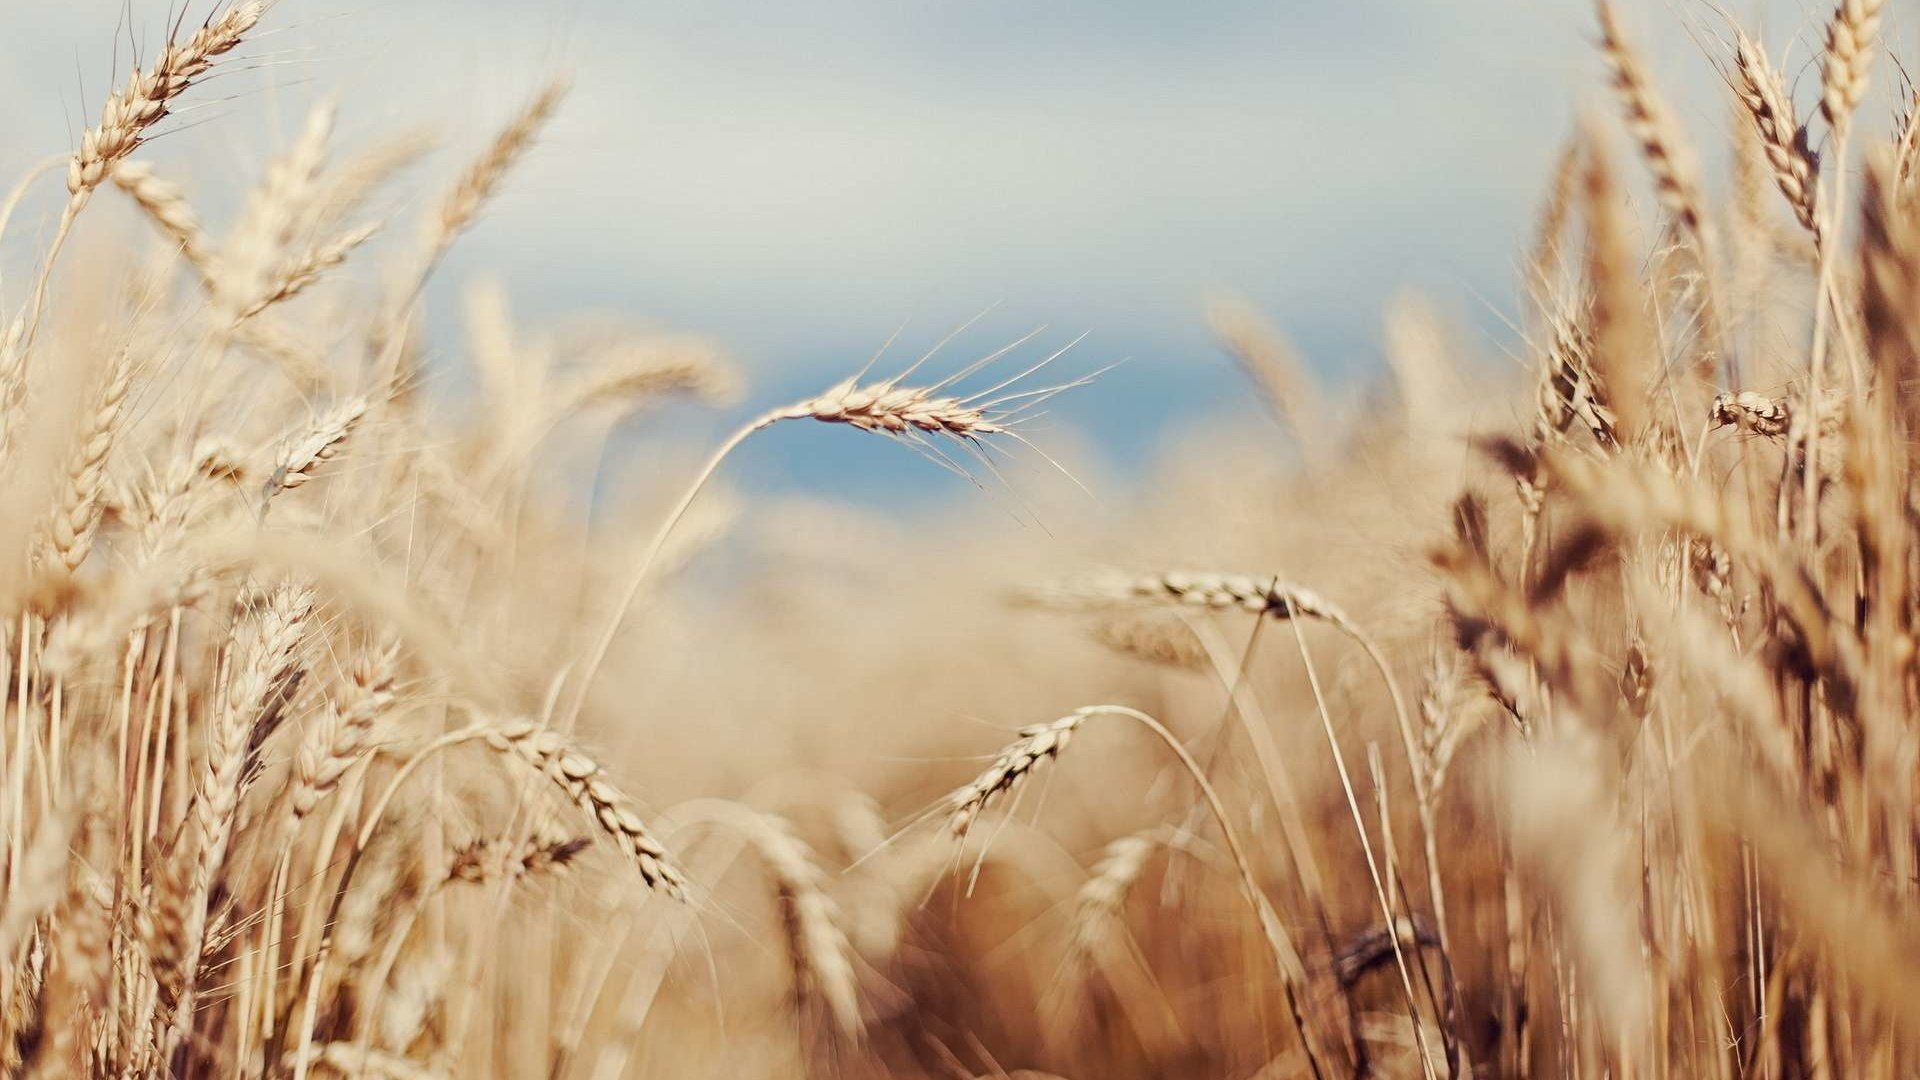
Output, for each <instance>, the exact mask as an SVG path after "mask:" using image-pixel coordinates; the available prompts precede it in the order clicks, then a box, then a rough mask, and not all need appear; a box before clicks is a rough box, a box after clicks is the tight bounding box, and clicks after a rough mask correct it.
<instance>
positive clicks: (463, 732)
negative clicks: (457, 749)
mask: <svg viewBox="0 0 1920 1080" xmlns="http://www.w3.org/2000/svg"><path fill="white" fill-rule="evenodd" d="M488 730H490V729H489V728H488V727H487V726H486V725H484V724H473V725H470V726H468V727H463V728H460V729H459V730H457V731H449V732H447V733H446V734H445V735H442V736H440V737H439V738H437V739H435V740H433V741H432V742H430V743H428V744H427V745H425V746H423V747H421V748H420V749H419V750H416V751H415V752H414V754H413V756H412V757H410V758H408V759H407V760H406V763H405V764H403V765H401V766H400V768H399V769H397V770H395V772H394V774H393V778H392V779H391V780H388V781H387V786H386V787H385V788H384V789H383V790H382V791H381V792H380V797H379V798H378V799H375V800H374V801H373V803H372V804H371V806H370V807H369V808H368V811H367V823H366V824H365V825H362V826H361V827H360V832H359V834H358V835H357V836H355V837H354V840H353V852H354V856H355V857H358V855H359V853H360V852H362V851H365V850H366V847H367V845H368V844H369V843H371V842H372V841H373V832H374V830H375V829H377V828H378V827H379V825H380V819H381V818H382V817H384V816H385V815H386V812H387V804H388V803H391V802H392V801H393V796H394V794H395V793H396V792H398V791H399V790H400V785H402V784H404V783H406V782H407V778H408V777H410V776H412V775H413V773H414V770H416V769H418V768H419V767H420V766H421V765H422V764H423V763H425V762H426V760H427V759H428V758H430V757H432V756H433V755H434V754H435V753H438V752H439V751H441V750H445V749H447V748H448V747H450V746H458V745H460V744H461V743H467V742H473V741H474V740H475V739H483V738H486V735H487V732H488ZM348 866H349V872H350V871H351V866H352V864H351V863H349V864H348Z"/></svg>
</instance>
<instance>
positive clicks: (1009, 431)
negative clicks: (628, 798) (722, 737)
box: [557, 326, 1101, 730]
mask: <svg viewBox="0 0 1920 1080" xmlns="http://www.w3.org/2000/svg"><path fill="white" fill-rule="evenodd" d="M961 329H965V327H964V326H963V327H961ZM954 333H955V334H957V333H959V330H955V331H954ZM1035 333H1038V331H1035ZM952 336H953V335H952V334H949V335H948V340H951V338H952ZM1033 336H1034V335H1033V334H1028V335H1026V336H1025V337H1022V338H1020V339H1018V340H1016V341H1014V342H1013V343H1012V344H1010V345H1006V346H1004V347H1002V348H1000V349H997V350H995V351H994V352H992V353H989V354H988V355H987V356H986V357H984V358H982V359H980V360H976V361H974V362H973V363H971V364H969V365H967V366H966V367H965V368H963V369H961V370H960V371H958V372H956V373H955V374H953V375H949V376H948V377H947V378H945V379H942V380H941V381H939V382H937V383H934V384H932V385H930V386H905V385H902V380H904V379H906V378H908V377H909V376H911V375H912V374H913V372H914V371H915V370H916V369H917V368H919V366H920V365H921V364H923V363H925V362H926V361H927V360H928V359H929V358H930V357H932V356H933V354H934V352H937V351H939V349H940V347H941V345H944V344H945V343H946V342H945V341H942V342H941V343H940V344H939V345H935V346H934V348H933V350H932V351H929V352H928V353H927V354H926V355H924V356H922V357H921V358H920V359H919V360H918V361H916V362H915V363H914V364H913V365H911V366H910V367H908V368H907V370H905V371H903V372H901V373H900V374H898V375H895V376H892V377H891V378H887V379H881V380H878V381H876V382H867V383H863V382H861V381H860V380H861V378H862V377H863V376H864V375H865V374H866V372H865V371H864V370H863V371H861V372H860V373H859V374H856V375H854V376H853V377H852V378H849V379H845V380H842V381H841V382H839V383H838V384H836V385H835V386H833V387H832V388H830V389H828V390H827V391H826V392H825V393H823V394H821V395H819V396H818V397H813V398H809V399H807V400H805V401H800V402H796V403H794V404H792V405H786V406H783V407H781V408H777V409H771V410H769V411H767V412H765V413H762V414H761V415H759V416H757V417H755V418H754V419H752V420H749V421H748V422H747V423H745V424H743V425H742V426H741V427H740V428H739V430H737V431H735V432H734V433H733V434H732V435H729V436H728V437H727V438H726V440H725V441H724V442H722V443H721V444H720V446H719V447H718V448H717V449H715V450H714V452H713V455H712V456H711V457H709V458H708V459H707V461H706V464H704V465H702V466H701V468H700V471H699V472H698V473H696V474H695V475H694V478H693V482H692V483H691V484H689V485H688V486H687V489H686V490H685V491H684V492H682V493H681V495H680V499H679V501H677V502H675V503H674V505H673V508H672V509H671V510H669V511H668V512H667V516H666V518H665V519H664V520H663V521H661V523H660V527H659V529H657V530H656V531H655V532H654V534H653V539H652V540H650V541H649V542H648V544H647V547H646V550H645V552H644V553H643V554H642V555H641V556H640V561H639V563H638V564H636V565H635V567H634V570H633V573H632V575H631V576H629V577H628V578H627V581H626V584H625V586H624V587H623V588H622V589H621V590H620V592H619V594H618V598H617V599H616V601H615V603H614V605H613V608H612V610H611V611H610V612H608V614H607V618H606V623H605V625H604V626H603V627H602V628H601V630H600V633H599V636H598V637H596V638H595V640H594V643H593V648H592V650H591V651H590V652H589V653H588V654H587V660H586V663H585V664H583V665H582V666H581V669H580V674H579V677H578V678H577V679H576V680H575V687H574V693H573V698H572V702H571V704H570V705H569V706H568V708H567V709H566V711H565V713H564V714H562V715H561V716H560V718H559V720H558V722H557V726H558V727H559V728H560V729H561V730H571V729H572V727H573V725H574V722H575V721H576V720H578V719H579V715H580V710H581V709H582V708H583V707H584V706H585V704H586V700H587V694H588V692H589V691H591V690H592V689H593V680H594V676H595V675H596V674H598V672H599V670H600V665H601V664H603V663H605V661H606V658H607V650H608V649H610V648H612V647H613V639H614V637H615V636H616V635H618V634H619V632H620V627H621V625H622V624H624V623H625V622H626V618H627V612H628V611H629V610H630V609H631V608H632V607H633V602H634V600H635V599H637V598H638V597H639V595H640V589H641V588H642V587H643V586H644V585H645V584H646V580H647V573H648V571H649V570H651V569H652V568H653V564H654V562H655V560H657V559H658V558H659V557H660V552H661V550H662V549H663V548H665V547H666V544H667V538H668V537H669V536H670V535H671V534H672V532H673V529H674V526H676V525H678V524H679V523H680V519H681V518H683V517H685V516H686V514H687V511H688V509H690V508H691V507H692V506H693V502H694V500H695V499H697V498H698V497H699V496H700V492H701V490H702V489H704V488H705V487H706V485H707V482H708V481H709V480H711V479H712V478H713V476H714V473H715V472H717V471H718V470H719V468H720V463H721V462H723V461H725V460H726V459H727V455H729V454H731V453H733V451H734V450H735V449H736V448H738V447H739V446H740V444H741V443H744V442H746V441H747V439H748V438H750V437H752V436H753V435H754V434H755V433H756V432H760V431H764V430H766V429H767V428H770V427H772V426H773V425H775V424H777V423H779V422H781V421H782V420H817V421H820V422H822V423H828V424H846V425H848V426H850V427H854V428H858V429H859V430H861V431H866V432H871V433H873V434H876V435H885V436H887V437H889V438H893V439H897V440H899V441H901V442H905V443H909V444H912V445H913V446H915V447H916V448H918V449H919V450H921V451H922V452H923V453H926V454H927V455H929V456H930V457H932V458H933V459H934V460H935V461H937V462H939V463H941V464H944V465H946V466H947V467H948V468H951V469H953V470H955V471H957V472H961V473H962V474H965V470H964V469H962V468H961V467H960V466H959V465H957V464H955V463H954V462H953V460H952V459H951V458H949V457H948V456H947V455H946V454H944V453H943V452H942V451H941V450H940V448H939V446H938V445H936V440H946V441H947V443H948V444H949V445H950V446H953V447H955V448H958V449H963V450H965V451H966V452H968V453H971V454H974V455H975V456H977V457H979V458H980V460H981V461H982V462H983V463H986V464H987V465H988V467H989V468H991V467H992V466H991V463H990V462H987V461H986V457H985V452H984V450H983V449H982V447H983V446H984V445H985V443H986V441H987V440H989V439H1003V438H1004V439H1013V440H1016V441H1019V442H1023V443H1024V442H1025V441H1026V440H1024V439H1022V438H1021V437H1020V435H1019V434H1018V433H1017V432H1015V431H1014V430H1013V425H1014V423H1015V422H1016V421H1017V420H1018V419H1019V418H1020V416H1021V415H1022V414H1024V413H1026V412H1027V411H1028V410H1030V409H1032V408H1034V407H1035V406H1037V405H1039V404H1041V403H1042V402H1044V401H1046V400H1048V399H1049V398H1052V397H1053V396H1054V395H1056V394H1059V393H1062V392H1064V391H1067V390H1070V389H1073V388H1075V387H1078V386H1084V385H1086V384H1087V383H1089V382H1091V381H1092V380H1093V379H1095V378H1097V377H1099V375H1100V374H1101V373H1100V372H1098V371H1096V372H1093V373H1092V374H1089V375H1083V376H1081V377H1079V378H1077V379H1073V380H1071V381H1069V382H1065V383H1061V384H1058V385H1053V386H1045V387H1040V388H1037V389H1032V390H1012V389H1011V388H1012V387H1013V386H1014V385H1015V384H1016V383H1018V382H1020V381H1021V380H1022V379H1025V378H1026V377H1027V376H1029V375H1032V374H1033V373H1034V372H1037V371H1039V370H1040V369H1041V368H1043V367H1046V366H1047V365H1048V364H1050V363H1052V362H1053V361H1055V360H1057V359H1059V358H1060V357H1061V356H1064V355H1065V354H1066V352H1067V350H1068V349H1071V348H1073V346H1074V345H1075V344H1077V343H1078V342H1079V341H1080V340H1081V339H1080V338H1075V339H1074V340H1073V341H1070V342H1068V343H1067V344H1066V345H1065V346H1063V347H1062V348H1060V349H1058V350H1056V351H1054V352H1053V353H1052V354H1050V355H1048V356H1047V357H1046V358H1045V359H1043V360H1041V361H1040V362H1038V363H1036V364H1034V365H1032V366H1031V367H1028V368H1027V369H1026V370H1024V371H1022V372H1020V373H1018V374H1016V375H1014V376H1012V377H1011V378H1007V379H1003V380H1001V381H1000V382H998V383H995V384H994V385H992V386H990V387H988V388H987V389H985V390H981V391H979V392H977V393H973V394H969V395H967V396H965V397H961V396H956V395H954V394H950V393H947V388H948V387H950V386H952V385H953V384H954V383H956V382H958V381H959V380H961V379H964V378H966V377H967V376H969V375H972V374H974V373H976V372H978V371H980V370H981V369H982V368H984V367H985V366H986V365H988V364H990V363H992V362H993V361H995V360H998V359H999V358H1001V357H1002V356H1005V355H1006V354H1007V353H1009V352H1011V351H1012V350H1013V349H1015V348H1017V347H1018V346H1020V345H1022V344H1024V343H1025V342H1027V341H1029V340H1031V339H1032V338H1033ZM1082 337H1084V335H1082ZM869 366H871V365H869Z"/></svg>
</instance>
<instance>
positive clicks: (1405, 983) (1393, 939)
mask: <svg viewBox="0 0 1920 1080" xmlns="http://www.w3.org/2000/svg"><path fill="white" fill-rule="evenodd" d="M1287 621H1288V622H1290V623H1292V624H1293V636H1294V639H1295V640H1296V641H1298V642H1299V644H1300V661H1301V663H1302V664H1304V665H1305V666H1306V669H1307V685H1308V687H1310V688H1311V689H1312V690H1313V704H1314V707H1315V709H1316V711H1318V712H1319V714H1320V726H1321V728H1322V730H1324V731H1325V732H1326V736H1327V748H1328V749H1329V750H1331V751H1332V753H1333V764H1334V767H1335V768H1336V769H1338V770H1339V773H1340V787H1341V789H1342V790H1343V791H1344V792H1345V793H1346V796H1347V809H1348V810H1349V811H1350V812H1351V813H1352V815H1353V827H1354V829H1355V831H1357V832H1358V833H1359V834H1360V850H1361V852H1362V853H1363V854H1365V855H1366V858H1367V873H1368V874H1370V875H1372V877H1373V892H1374V897H1375V899H1377V900H1379V901H1380V912H1381V914H1382V915H1383V916H1384V917H1385V918H1386V920H1387V941H1388V943H1389V944H1391V945H1392V946H1393V959H1394V963H1395V965H1396V966H1397V967H1398V968H1399V969H1400V985H1401V989H1403V990H1404V991H1405V992H1406V995H1407V1009H1408V1012H1409V1014H1410V1015H1409V1016H1408V1017H1407V1020H1408V1022H1409V1023H1411V1024H1412V1025H1413V1036H1414V1041H1415V1042H1416V1043H1417V1044H1418V1045H1419V1048H1420V1065H1421V1068H1422V1070H1423V1071H1424V1072H1425V1073H1426V1076H1427V1080H1436V1078H1435V1076H1434V1070H1433V1057H1432V1055H1431V1054H1430V1053H1429V1052H1428V1050H1427V1036H1426V1033H1425V1031H1424V1030H1423V1029H1422V1028H1421V1026H1420V1012H1419V1005H1418V1000H1417V999H1416V998H1415V997H1414V994H1413V975H1412V973H1411V972H1410V971H1409V970H1408V968H1407V958H1406V954H1405V952H1404V950H1402V949H1401V948H1400V932H1399V928H1398V926H1397V923H1396V920H1395V918H1394V914H1393V904H1392V902H1391V901H1389V900H1388V899H1387V889H1386V884H1385V881H1384V879H1383V878H1382V877H1381V874H1380V862H1379V860H1378V859H1376V858H1375V857H1374V854H1373V840H1372V838H1370V837H1369V836H1368V835H1367V821H1366V816H1365V815H1363V814H1362V813H1361V812H1360V800H1359V798H1358V797H1357V796H1355V795H1354V793H1353V778H1352V776H1351V775H1350V774H1349V773H1348V771H1347V758H1346V755H1345V754H1343V753H1341V752H1340V739H1339V737H1338V735H1336V734H1335V732H1334V730H1333V717H1332V715H1331V714H1329V713H1328V712H1327V699H1326V695H1325V694H1324V693H1322V692H1321V690H1320V674H1319V672H1318V671H1316V670H1315V669H1314V666H1313V655H1312V653H1310V652H1309V651H1308V649H1307V633H1306V630H1305V629H1304V628H1303V627H1301V625H1300V620H1299V619H1289V620H1287ZM1416 767H1417V766H1416Z"/></svg>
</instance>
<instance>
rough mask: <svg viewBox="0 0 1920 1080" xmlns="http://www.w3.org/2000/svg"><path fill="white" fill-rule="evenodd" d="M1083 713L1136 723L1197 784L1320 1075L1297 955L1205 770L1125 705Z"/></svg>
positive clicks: (1152, 721) (1161, 726) (1309, 1060)
mask: <svg viewBox="0 0 1920 1080" xmlns="http://www.w3.org/2000/svg"><path fill="white" fill-rule="evenodd" d="M1085 712H1086V714H1087V715H1089V716H1094V715H1099V714H1102V713H1104V714H1108V715H1112V716H1124V717H1127V718H1128V719H1130V720H1133V721H1135V722H1137V723H1139V724H1140V725H1141V726H1142V727H1144V728H1146V729H1147V730H1148V731H1151V732H1153V734H1154V735H1155V737H1157V738H1158V739H1159V740H1160V741H1161V742H1163V743H1165V744H1166V745H1167V749H1169V750H1171V751H1173V754H1174V756H1175V757H1177V758H1179V759H1180V764H1181V765H1182V766H1184V767H1185V768H1186V770H1187V772H1188V773H1189V774H1191V775H1192V777H1193V782H1194V783H1195V784H1197V785H1199V787H1200V794H1201V796H1202V797H1203V798H1204V799H1206V802H1207V808H1208V809H1209V810H1211V811H1212V812H1213V818H1214V820H1215V821H1216V822H1218V823H1219V825H1220V834H1221V836H1223V837H1224V838H1225V839H1226V842H1227V853H1228V854H1229V855H1231V856H1232V858H1233V865H1234V868H1235V869H1236V870H1238V871H1239V877H1240V891H1241V894H1242V895H1243V896H1244V897H1245V898H1246V901H1247V906H1249V907H1251V908H1252V909H1253V913H1254V916H1255V918H1257V919H1259V921H1260V932H1261V933H1262V934H1263V935H1265V937H1266V939H1267V946H1268V948H1270V949H1272V950H1273V958H1274V962H1275V964H1276V965H1277V966H1278V967H1279V968H1280V975H1281V980H1280V981H1281V986H1282V987H1283V988H1284V989H1285V990H1286V994H1287V1008H1288V1009H1289V1010H1290V1011H1291V1012H1292V1014H1293V1023H1294V1027H1295V1028H1296V1029H1298V1031H1299V1033H1300V1046H1301V1049H1302V1050H1303V1051H1305V1052H1306V1055H1307V1063H1308V1064H1309V1065H1311V1066H1312V1067H1313V1075H1314V1076H1316V1077H1322V1076H1324V1074H1323V1073H1322V1072H1321V1068H1320V1057H1319V1055H1318V1054H1316V1053H1315V1052H1314V1048H1313V1040H1312V1039H1311V1038H1309V1037H1308V1035H1307V1023H1306V1017H1305V1015H1304V1014H1303V1013H1302V1012H1301V1011H1300V1001H1299V996H1298V991H1297V989H1296V983H1297V980H1298V978H1299V975H1300V972H1301V971H1302V968H1301V965H1300V954H1299V952H1298V951H1296V950H1295V949H1294V947H1293V942H1292V941H1290V940H1288V938H1287V932H1286V929H1285V928H1284V927H1282V926H1281V925H1280V918H1279V916H1277V915H1275V914H1274V911H1273V905H1271V904H1269V903H1268V902H1267V898H1266V894H1265V893H1262V892H1261V891H1260V885H1259V882H1258V881H1257V880H1255V878H1254V876H1253V864H1252V862H1250V861H1249V860H1248V858H1247V852H1246V849H1245V848H1243V847H1242V846H1241V845H1240V836H1239V834H1238V833H1236V832H1235V831H1234V828H1233V821H1232V819H1231V818H1229V817H1228V816H1227V808H1226V805H1225V804H1223V803H1222V802H1221V801H1220V793H1219V792H1217V791H1215V790H1214V787H1213V783H1212V781H1210V780H1208V779H1207V774H1206V771H1205V770H1203V769H1202V768H1200V763H1199V762H1198V761H1195V760H1194V757H1193V754H1192V753H1191V752H1190V751H1188V750H1187V748H1186V745H1185V744H1184V743H1182V742H1181V741H1180V740H1179V739H1178V738H1176V737H1174V734H1173V732H1171V731H1168V730H1167V726H1166V725H1165V724H1162V723H1161V722H1160V721H1158V720H1156V719H1154V718H1153V717H1151V716H1149V715H1147V714H1146V713H1143V712H1141V711H1140V710H1138V709H1130V708H1128V707H1127V706H1125V705H1095V706H1092V707H1091V708H1089V709H1087V710H1085Z"/></svg>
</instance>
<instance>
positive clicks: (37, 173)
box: [0, 154, 71, 238]
mask: <svg viewBox="0 0 1920 1080" xmlns="http://www.w3.org/2000/svg"><path fill="white" fill-rule="evenodd" d="M70 157H71V155H69V154H55V155H54V156H53V157H50V158H46V159H44V160H42V161H41V162H39V163H38V164H36V165H34V167H33V168H31V169H28V170H27V174H26V175H25V176H22V177H21V178H20V180H19V182H18V183H16V184H14V185H13V189H12V190H10V191H8V192H7V197H6V200H5V201H4V202H0V238H4V237H5V236H6V235H7V223H8V222H9V221H12V220H13V211H14V209H15V208H16V207H18V206H19V205H20V200H21V199H22V198H23V197H25V196H26V194H27V188H29V187H31V186H33V182H34V181H35V180H38V179H40V178H41V177H42V176H45V175H46V174H47V173H48V172H51V171H52V170H54V169H57V168H59V167H60V166H62V165H65V164H66V163H67V161H68V160H69V158H70Z"/></svg>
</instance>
